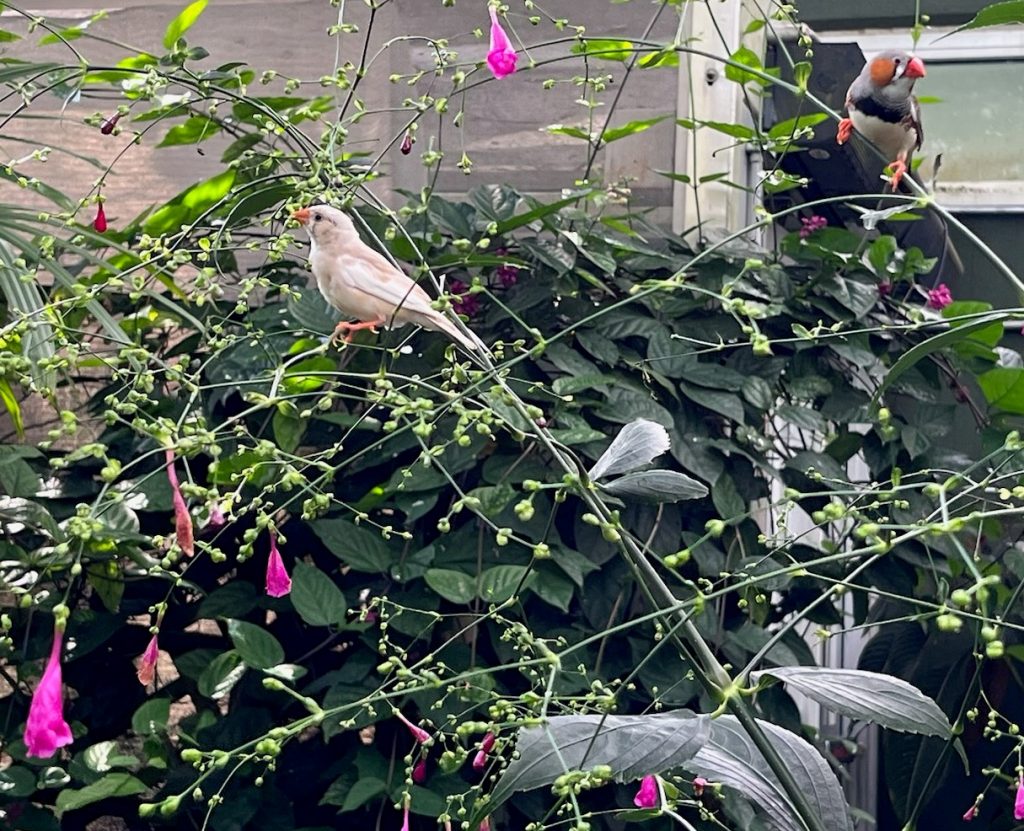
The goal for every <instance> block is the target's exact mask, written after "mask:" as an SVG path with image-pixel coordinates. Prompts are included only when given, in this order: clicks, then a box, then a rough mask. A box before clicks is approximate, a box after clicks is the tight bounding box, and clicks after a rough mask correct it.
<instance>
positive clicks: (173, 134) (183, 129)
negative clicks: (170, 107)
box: [157, 115, 220, 147]
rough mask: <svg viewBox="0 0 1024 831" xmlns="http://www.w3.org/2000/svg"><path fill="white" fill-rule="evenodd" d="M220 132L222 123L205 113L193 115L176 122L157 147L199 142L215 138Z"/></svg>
mask: <svg viewBox="0 0 1024 831" xmlns="http://www.w3.org/2000/svg"><path fill="white" fill-rule="evenodd" d="M218 132H220V125H219V124H217V122H216V121H214V120H213V119H212V118H207V117H206V116H203V115H196V116H192V118H189V119H188V120H186V121H185V122H184V123H183V124H176V125H175V126H174V127H171V129H170V130H168V131H167V135H165V136H164V137H163V139H162V140H161V142H160V143H159V144H158V145H157V147H174V146H176V145H179V144H198V143H199V142H201V141H206V140H207V139H208V138H213V137H214V136H215V135H216V134H217V133H218Z"/></svg>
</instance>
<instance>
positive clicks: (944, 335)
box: [871, 312, 1011, 403]
mask: <svg viewBox="0 0 1024 831" xmlns="http://www.w3.org/2000/svg"><path fill="white" fill-rule="evenodd" d="M1010 317H1011V315H1009V314H1007V313H1005V312H993V313H992V314H990V315H984V316H983V317H981V318H980V319H978V320H975V321H973V322H972V323H964V324H963V325H962V326H957V327H956V328H951V329H949V330H947V331H945V332H940V333H939V334H937V335H934V336H932V337H930V338H928V340H925V341H922V342H921V343H919V344H917V345H916V346H914V347H912V348H911V349H908V350H907V351H906V352H904V353H903V354H902V355H901V356H900V357H899V360H897V361H896V363H894V364H893V365H892V368H891V369H890V370H889V372H888V373H887V374H886V376H885V380H883V381H882V383H881V384H880V385H879V387H878V389H877V390H875V394H874V396H872V399H871V400H872V403H877V402H878V400H879V399H880V398H881V397H882V394H883V393H884V392H885V391H886V390H887V389H888V388H889V387H890V386H892V384H894V383H895V382H896V379H897V378H899V377H900V376H901V375H903V373H904V372H906V371H907V370H908V369H910V368H911V367H912V366H914V364H916V363H917V362H918V361H920V360H922V359H923V358H926V357H928V355H931V354H932V353H933V352H938V351H939V350H940V349H945V348H946V347H947V346H952V345H953V344H955V343H957V342H959V341H962V340H963V339H964V338H966V337H968V336H969V335H970V334H972V333H973V332H976V331H977V330H979V329H983V328H984V327H986V326H989V325H990V324H991V323H993V322H994V321H999V322H1002V321H1004V320H1008V319H1009V318H1010ZM993 371H995V370H993Z"/></svg>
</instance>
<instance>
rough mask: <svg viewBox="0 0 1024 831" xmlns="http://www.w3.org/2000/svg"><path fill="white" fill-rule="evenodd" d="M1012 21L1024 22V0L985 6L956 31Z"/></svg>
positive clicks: (1000, 24)
mask: <svg viewBox="0 0 1024 831" xmlns="http://www.w3.org/2000/svg"><path fill="white" fill-rule="evenodd" d="M1010 23H1024V0H1005V2H1003V3H993V4H992V5H990V6H985V7H984V8H983V9H982V10H981V11H979V12H978V13H977V14H976V15H974V17H972V18H971V19H970V20H968V21H967V22H966V23H965V24H964V25H963V26H960V27H958V28H957V29H956V31H957V32H962V31H963V30H964V29H981V28H983V27H985V26H1006V25H1007V24H1010ZM951 34H952V33H951ZM940 40H941V38H940Z"/></svg>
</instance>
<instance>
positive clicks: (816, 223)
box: [799, 214, 828, 239]
mask: <svg viewBox="0 0 1024 831" xmlns="http://www.w3.org/2000/svg"><path fill="white" fill-rule="evenodd" d="M800 224H801V226H802V227H801V228H800V231H799V234H800V238H801V239H807V238H808V237H809V236H810V235H811V234H813V233H814V232H815V231H820V230H821V229H822V228H826V227H828V220H827V219H825V217H823V216H818V215H817V214H815V215H814V216H805V217H801V219H800Z"/></svg>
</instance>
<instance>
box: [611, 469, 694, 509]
mask: <svg viewBox="0 0 1024 831" xmlns="http://www.w3.org/2000/svg"><path fill="white" fill-rule="evenodd" d="M601 489H602V490H605V491H607V492H608V493H610V494H613V495H614V496H621V497H626V498H630V497H631V498H634V499H640V500H643V501H645V502H654V503H662V502H680V501H682V500H684V499H702V498H703V497H705V496H707V495H708V489H707V486H706V485H705V484H704V483H702V482H698V481H697V480H696V479H693V478H691V477H689V476H687V475H686V474H685V473H679V472H677V471H675V470H644V471H638V472H636V473H627V474H626V475H625V476H622V477H621V478H619V479H615V480H614V481H612V482H605V483H603V484H602V485H601Z"/></svg>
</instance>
